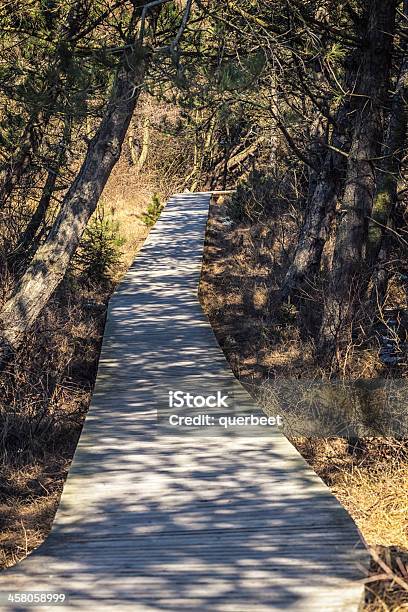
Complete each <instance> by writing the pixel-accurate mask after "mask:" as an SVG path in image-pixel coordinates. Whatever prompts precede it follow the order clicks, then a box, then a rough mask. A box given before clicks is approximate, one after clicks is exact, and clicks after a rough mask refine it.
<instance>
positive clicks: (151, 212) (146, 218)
mask: <svg viewBox="0 0 408 612" xmlns="http://www.w3.org/2000/svg"><path fill="white" fill-rule="evenodd" d="M163 208H164V206H163V204H162V203H161V202H160V198H159V196H158V195H157V193H154V194H153V197H152V201H151V202H150V204H149V205H148V207H147V210H146V212H145V213H143V214H142V215H140V218H141V220H142V221H143V223H144V224H145V225H146V226H147V227H153V225H154V224H155V223H156V221H157V219H158V218H159V217H160V213H161V211H162V210H163Z"/></svg>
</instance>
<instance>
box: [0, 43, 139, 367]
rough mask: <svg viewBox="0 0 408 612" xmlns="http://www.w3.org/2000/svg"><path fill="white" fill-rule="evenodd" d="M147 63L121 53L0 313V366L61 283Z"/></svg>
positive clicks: (135, 52)
mask: <svg viewBox="0 0 408 612" xmlns="http://www.w3.org/2000/svg"><path fill="white" fill-rule="evenodd" d="M147 63H148V56H147V53H146V51H145V50H144V49H142V48H141V47H140V46H138V45H133V46H132V47H131V48H130V49H129V48H127V50H126V51H125V52H124V55H123V60H122V62H121V64H120V67H119V69H118V73H117V77H116V82H115V85H114V88H113V91H112V95H111V99H110V101H109V105H108V108H107V111H106V113H105V116H104V118H103V120H102V122H101V125H100V126H99V129H98V131H97V133H96V135H95V136H94V138H93V139H92V141H91V142H90V144H89V147H88V151H87V154H86V157H85V160H84V162H83V164H82V167H81V169H80V171H79V173H78V175H77V177H76V179H75V181H74V182H73V184H72V185H71V187H70V189H69V191H68V192H67V194H66V196H65V198H64V201H63V204H62V207H61V210H60V212H59V214H58V216H57V218H56V220H55V222H54V224H53V227H52V228H51V231H50V233H49V235H48V237H47V239H46V241H45V242H44V244H43V245H42V246H41V247H40V248H39V249H38V251H37V252H36V254H35V256H34V258H33V260H32V262H31V264H30V266H29V267H28V269H27V271H26V273H25V274H24V276H23V277H22V278H21V280H20V281H19V283H18V285H17V287H16V290H15V292H14V294H13V295H12V297H11V298H10V299H9V301H8V302H7V303H6V304H5V306H4V308H3V310H2V312H1V313H0V330H1V336H0V367H1V366H2V365H3V367H4V364H5V363H6V362H7V360H8V358H9V357H10V356H11V354H12V353H13V352H14V351H15V350H16V349H17V348H18V347H19V346H20V345H21V343H22V341H23V338H24V334H25V333H26V332H27V331H28V330H29V329H30V328H31V327H32V326H33V324H34V323H35V321H36V319H37V317H38V315H39V313H40V312H41V310H42V309H43V308H44V306H45V305H46V304H47V302H48V300H49V299H50V297H51V295H52V293H53V292H54V290H55V289H56V288H57V286H58V285H59V283H60V282H61V280H62V279H63V277H64V275H65V273H66V270H67V268H68V264H69V262H70V260H71V257H72V255H73V254H74V252H75V249H76V247H77V245H78V243H79V241H80V239H81V236H82V233H83V231H84V229H85V227H86V225H87V222H88V220H89V218H90V216H91V215H92V213H93V212H94V210H95V208H96V205H97V203H98V200H99V197H100V195H101V193H102V190H103V188H104V186H105V184H106V181H107V180H108V178H109V175H110V173H111V171H112V169H113V167H114V165H115V163H116V162H117V161H118V159H119V157H120V153H121V148H122V144H123V141H124V138H125V136H126V132H127V129H128V127H129V123H130V121H131V118H132V115H133V112H134V109H135V106H136V103H137V99H138V96H139V93H140V88H141V85H142V83H143V81H144V75H145V71H146V67H147Z"/></svg>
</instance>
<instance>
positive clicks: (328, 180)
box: [280, 51, 359, 301]
mask: <svg viewBox="0 0 408 612" xmlns="http://www.w3.org/2000/svg"><path fill="white" fill-rule="evenodd" d="M358 55H359V54H358V53H357V52H356V51H354V52H353V53H352V54H351V56H350V58H349V60H348V62H347V64H346V67H345V73H346V74H345V78H344V89H345V91H346V92H347V93H348V95H347V96H346V97H345V99H344V101H343V103H342V105H341V106H340V108H339V110H338V112H337V117H336V122H335V126H334V128H333V134H332V138H331V146H332V147H333V149H329V150H328V151H327V152H326V154H325V156H323V164H322V167H321V170H320V174H319V175H318V176H317V178H315V181H314V185H313V187H314V188H313V189H310V199H309V202H308V205H307V209H306V214H305V220H304V223H303V227H302V229H301V232H300V236H299V238H298V243H297V247H296V251H295V256H294V258H293V261H292V263H291V265H290V266H289V269H288V271H287V273H286V276H285V278H284V281H283V284H282V287H281V290H280V297H281V301H286V300H287V299H288V298H289V297H291V296H293V294H294V292H295V291H296V290H298V289H299V288H300V286H301V285H302V283H303V281H304V280H305V279H306V278H311V277H312V276H313V275H314V274H316V273H317V272H318V270H319V267H320V262H321V257H322V253H323V248H324V245H325V243H326V240H327V238H328V236H329V233H330V229H331V226H332V221H333V218H334V215H335V211H336V204H337V200H338V198H339V195H340V190H341V185H342V179H343V176H344V174H345V170H346V165H347V157H346V156H347V153H348V150H349V148H350V140H351V130H352V126H350V122H351V119H350V117H351V116H352V111H353V110H354V106H355V99H354V98H353V97H352V96H350V95H349V94H350V92H352V91H353V89H354V87H355V81H356V74H357V71H358V65H357V63H356V61H357V56H358ZM338 151H343V152H344V155H342V154H341V153H339V152H338Z"/></svg>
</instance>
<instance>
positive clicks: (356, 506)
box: [201, 205, 408, 612]
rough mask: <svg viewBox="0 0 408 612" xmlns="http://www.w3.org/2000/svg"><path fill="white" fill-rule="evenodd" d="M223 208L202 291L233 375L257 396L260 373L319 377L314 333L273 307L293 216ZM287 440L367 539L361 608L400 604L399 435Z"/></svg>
mask: <svg viewBox="0 0 408 612" xmlns="http://www.w3.org/2000/svg"><path fill="white" fill-rule="evenodd" d="M227 213H228V210H227V207H226V206H225V205H221V206H213V207H212V213H211V219H210V224H209V228H208V233H207V244H206V256H205V263H204V272H203V278H202V285H201V299H202V303H203V306H204V308H205V310H206V312H207V314H208V316H209V318H210V320H211V323H212V325H213V327H214V329H215V332H216V335H217V338H218V341H219V342H220V345H221V346H222V348H223V350H224V352H225V354H226V357H227V359H228V360H229V362H230V364H231V366H232V368H233V370H234V373H235V375H236V376H237V377H238V378H239V379H240V380H241V382H242V383H243V384H244V386H246V387H247V389H248V390H249V391H250V392H251V393H253V394H254V395H255V396H256V397H258V398H259V397H262V395H260V394H258V393H257V390H259V389H260V388H262V385H263V384H264V383H265V381H270V380H276V379H280V378H295V379H296V378H306V379H308V378H310V379H316V378H319V377H320V378H321V377H325V376H326V373H325V371H324V370H323V369H320V368H319V367H318V365H316V363H315V361H314V358H313V354H314V347H313V342H312V341H311V340H309V339H308V338H306V337H305V336H304V335H302V329H301V327H300V326H299V325H298V314H299V313H298V312H296V310H295V309H294V308H291V307H290V306H288V307H287V308H286V310H285V309H283V310H281V311H279V312H276V309H275V308H274V303H273V292H274V289H276V288H277V287H279V284H280V282H281V280H282V278H283V274H284V271H285V268H286V265H287V260H286V261H285V248H282V242H281V243H280V244H277V240H278V241H279V239H280V236H281V235H282V231H286V232H288V233H289V234H290V231H291V230H290V221H289V222H288V220H287V219H284V220H283V221H282V229H281V230H279V228H277V227H276V223H277V222H276V221H274V222H268V221H267V222H265V221H264V220H263V222H260V223H251V224H249V223H248V224H244V223H241V224H232V223H230V222H229V220H228V214H227ZM277 217H278V219H279V215H277ZM295 235H296V233H295ZM284 240H285V239H284ZM287 244H288V241H286V242H284V244H283V246H284V247H285V245H286V246H287ZM271 270H272V273H271ZM271 296H272V297H271ZM348 367H353V368H355V369H356V370H357V371H358V374H359V375H363V376H376V375H381V367H382V366H381V363H379V360H378V357H377V354H376V351H375V350H373V349H372V348H367V349H366V350H365V351H360V352H357V351H356V352H355V354H354V355H353V356H352V361H351V362H350V363H349V364H348ZM264 407H265V408H266V409H267V408H268V406H267V405H265V406H264ZM291 442H292V443H293V444H294V445H295V446H296V447H297V448H298V450H299V451H300V452H301V453H302V455H303V456H304V457H305V458H306V460H307V461H308V462H309V463H310V464H311V465H312V467H313V468H314V470H315V471H316V472H317V474H318V475H319V476H320V477H321V478H322V479H323V480H324V481H325V482H326V483H327V485H328V486H329V487H330V488H331V490H332V492H333V493H334V494H335V495H336V496H337V498H338V499H339V500H340V501H341V503H342V504H343V505H344V506H345V508H346V509H347V510H348V512H349V513H350V514H351V516H352V517H353V519H354V520H355V522H356V524H357V526H358V527H359V529H360V531H361V533H362V535H363V537H364V538H365V540H366V543H367V545H368V546H370V549H371V553H372V557H373V562H372V567H371V577H370V578H369V580H368V582H367V587H366V589H367V597H366V609H367V610H369V611H370V612H371V611H374V610H384V611H387V610H392V611H393V612H396V611H399V610H407V609H408V556H407V554H408V447H407V445H406V443H404V442H400V441H397V440H395V439H378V438H375V437H372V438H366V439H363V440H361V441H360V442H359V444H358V445H357V446H356V448H353V449H350V444H349V442H348V441H346V440H345V439H342V438H306V437H300V436H298V437H294V438H293V437H292V438H291Z"/></svg>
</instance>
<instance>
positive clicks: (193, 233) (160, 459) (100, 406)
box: [0, 194, 367, 612]
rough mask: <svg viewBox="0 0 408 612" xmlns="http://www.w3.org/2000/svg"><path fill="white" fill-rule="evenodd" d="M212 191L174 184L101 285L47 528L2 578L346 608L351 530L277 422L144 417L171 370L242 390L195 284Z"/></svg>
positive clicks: (163, 595) (122, 592) (110, 591)
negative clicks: (101, 305)
mask: <svg viewBox="0 0 408 612" xmlns="http://www.w3.org/2000/svg"><path fill="white" fill-rule="evenodd" d="M209 201H210V196H209V194H194V195H192V194H183V195H177V196H174V197H173V198H172V199H171V200H170V202H169V203H168V205H167V207H166V209H165V211H164V212H163V214H162V216H161V218H160V220H159V222H158V223H157V224H156V226H155V228H154V229H153V230H152V232H151V233H150V235H149V237H148V240H147V241H146V243H145V245H144V247H143V249H142V251H141V252H140V254H139V255H138V257H137V258H136V261H135V262H134V264H133V266H132V267H131V268H130V270H129V272H128V274H127V275H126V277H125V279H124V281H123V282H122V284H121V285H120V287H119V288H118V290H117V292H116V293H115V295H114V296H113V298H112V300H111V303H110V308H109V314H108V322H107V326H106V332H105V336H104V343H103V349H102V355H101V360H100V365H99V371H98V379H97V384H96V388H95V393H94V396H93V400H92V404H91V408H90V411H89V414H88V416H87V419H86V423H85V426H84V430H83V433H82V436H81V439H80V442H79V445H78V448H77V451H76V454H75V458H74V461H73V464H72V468H71V470H70V474H69V477H68V480H67V483H66V485H65V488H64V492H63V495H62V499H61V504H60V508H59V510H58V512H57V515H56V519H55V522H54V526H53V529H52V532H51V535H50V536H49V538H48V539H47V541H46V543H45V544H43V545H42V546H40V547H39V548H38V549H37V550H36V551H35V552H34V553H33V554H32V555H30V557H28V558H27V559H26V560H25V561H23V562H22V563H20V564H19V565H18V566H16V567H15V568H12V569H10V570H7V571H6V572H4V573H2V574H1V575H0V592H1V593H3V594H4V593H5V592H9V591H12V592H15V591H31V590H37V591H38V590H46V591H53V592H65V593H66V594H67V596H68V597H69V601H68V603H67V604H66V605H64V606H62V609H70V610H98V611H100V610H111V609H112V608H114V609H117V610H121V609H129V610H135V611H137V612H138V611H147V610H150V611H153V610H160V611H178V610H189V611H201V610H203V611H225V612H228V611H231V612H241V611H242V612H247V611H249V610H255V611H265V612H266V611H271V610H296V611H299V612H303V611H309V610H316V611H319V612H320V611H322V610H332V611H336V612H339V611H341V610H347V611H349V610H357V608H358V604H359V602H360V599H361V597H362V594H363V586H362V582H361V578H362V574H363V572H362V569H361V568H362V567H363V566H364V565H366V564H367V555H366V553H365V551H364V549H363V546H362V545H361V543H360V541H359V536H358V533H357V530H356V528H355V526H354V524H353V522H352V521H351V519H350V518H349V516H348V515H347V513H346V512H345V511H344V510H343V509H342V507H341V506H340V504H339V503H338V502H337V501H336V499H335V498H334V497H333V496H332V495H331V493H330V492H329V490H328V489H327V487H326V486H325V485H324V484H323V482H322V481H321V480H320V479H319V478H318V477H317V476H316V475H315V474H314V472H313V471H312V470H311V469H310V467H309V466H308V465H307V464H306V463H305V461H304V460H303V459H302V458H301V457H300V455H299V454H298V453H297V452H296V450H295V449H294V448H293V447H292V445H291V444H290V443H289V442H288V441H287V440H286V439H285V438H284V437H283V436H282V435H281V434H280V433H279V432H277V431H275V430H273V431H272V432H271V433H270V434H269V435H265V436H259V435H257V436H253V435H252V436H251V435H247V432H246V431H243V432H242V434H241V435H238V434H237V432H236V431H234V432H230V433H228V432H226V433H224V435H212V436H206V435H199V434H198V433H196V434H195V435H183V434H182V433H179V434H177V435H174V434H173V435H171V434H168V435H167V434H166V432H163V431H162V430H161V429H160V430H159V429H158V428H157V424H156V408H157V404H158V402H160V401H161V398H159V396H158V394H161V397H162V396H163V393H164V392H167V388H168V385H169V384H174V385H177V384H178V383H180V384H182V385H184V386H185V385H186V384H191V385H192V386H194V385H196V384H197V385H199V386H200V388H202V386H203V385H204V386H205V387H206V388H208V390H209V391H211V390H215V389H218V388H219V387H220V386H223V385H224V386H225V385H232V387H233V388H234V393H235V394H236V395H235V397H236V401H238V402H242V403H246V404H248V405H249V406H251V401H250V399H249V396H247V395H246V393H245V392H244V391H243V390H242V388H241V386H240V385H239V383H238V382H236V381H235V379H234V378H233V375H232V373H231V372H230V370H229V368H228V364H227V362H226V361H225V359H224V356H223V354H222V352H221V350H220V348H219V346H218V345H217V343H216V340H215V337H214V335H213V332H212V330H211V327H210V325H209V323H208V321H207V319H206V317H205V316H204V314H203V312H202V310H201V307H200V304H199V301H198V298H197V287H198V282H199V277H200V270H201V260H202V250H203V240H204V232H205V227H206V221H207V213H208V206H209ZM253 408H254V410H255V407H253ZM3 597H4V595H3ZM10 608H11V609H13V606H9V607H7V606H6V605H4V606H3V609H10ZM14 609H16V610H26V609H27V610H28V609H33V608H32V607H29V606H24V605H21V604H20V605H16V606H14ZM34 609H35V608H34ZM39 609H44V608H39Z"/></svg>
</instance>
